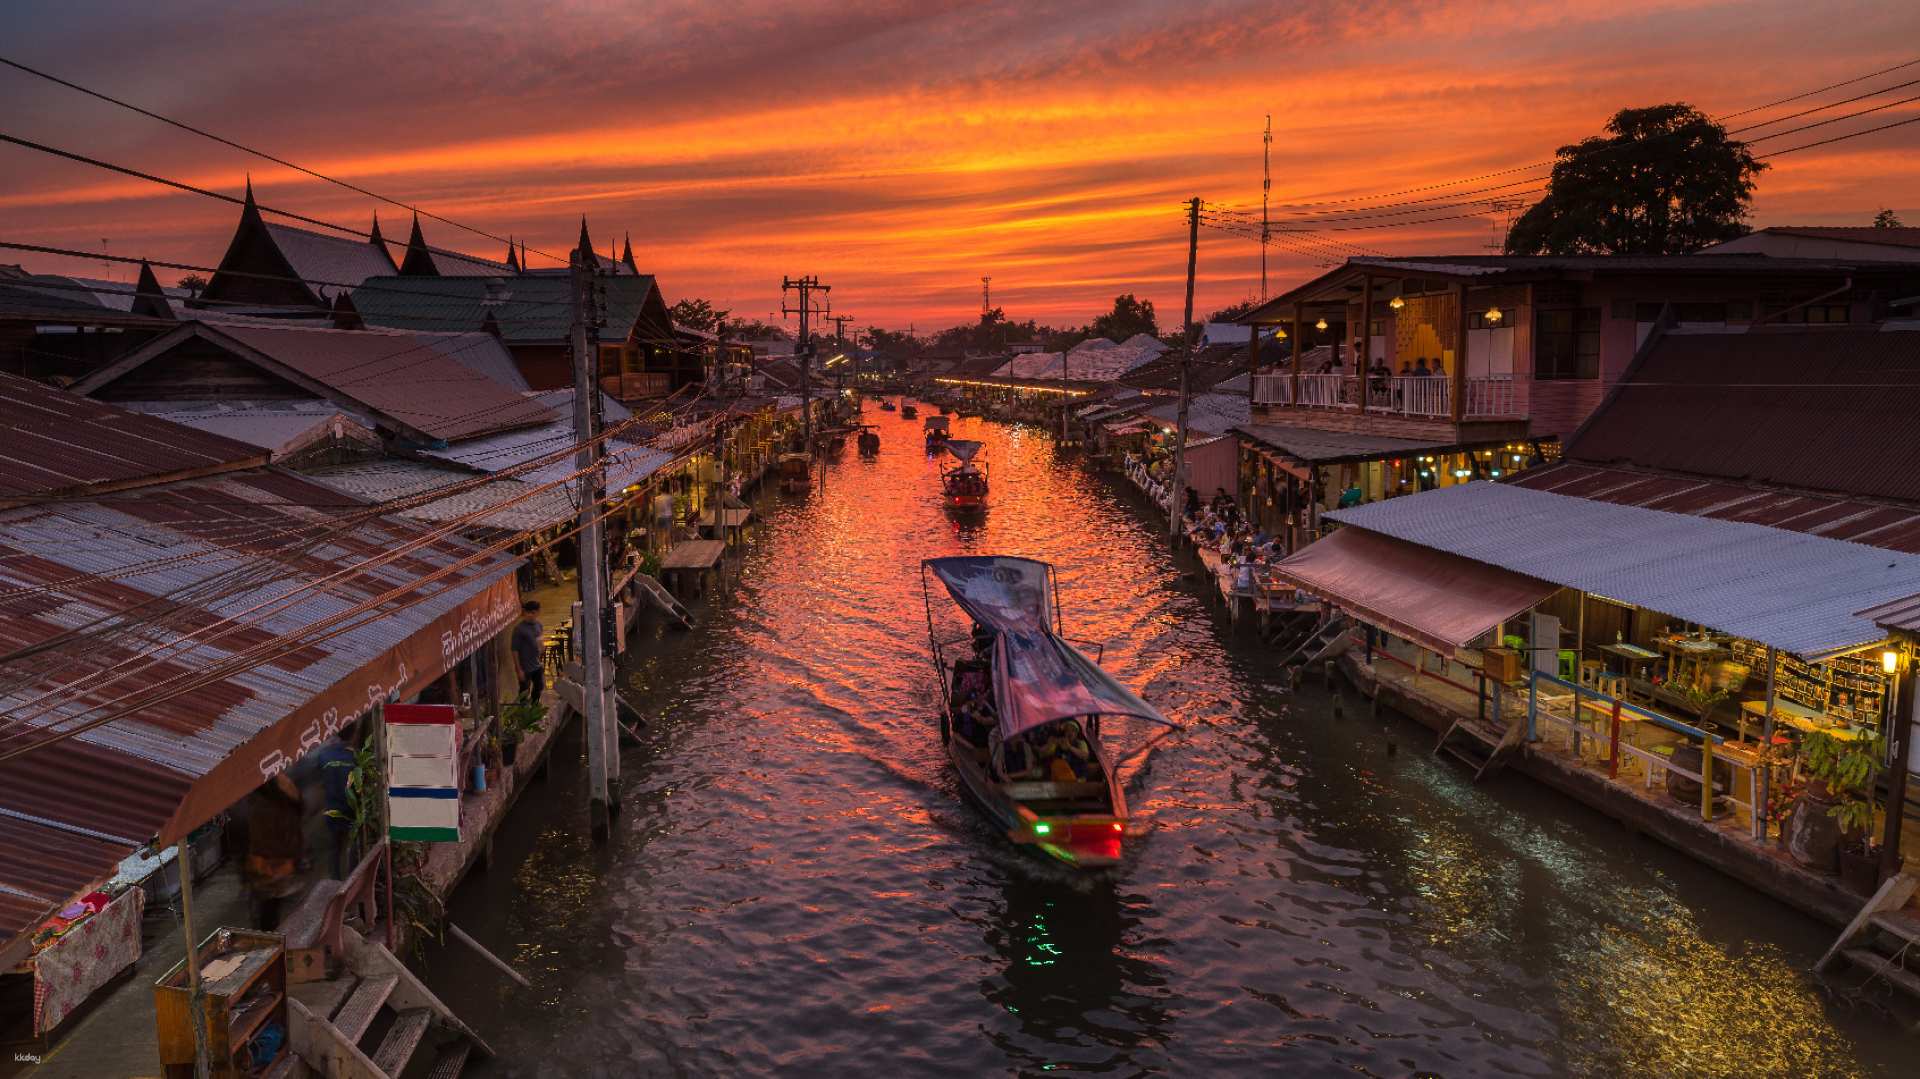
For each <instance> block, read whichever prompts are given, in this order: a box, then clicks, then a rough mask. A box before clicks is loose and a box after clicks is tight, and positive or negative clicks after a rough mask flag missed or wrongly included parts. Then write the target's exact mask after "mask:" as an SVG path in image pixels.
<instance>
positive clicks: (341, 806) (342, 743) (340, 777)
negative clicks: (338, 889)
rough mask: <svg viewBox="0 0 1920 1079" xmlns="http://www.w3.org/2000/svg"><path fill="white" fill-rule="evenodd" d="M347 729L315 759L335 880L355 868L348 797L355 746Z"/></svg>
mask: <svg viewBox="0 0 1920 1079" xmlns="http://www.w3.org/2000/svg"><path fill="white" fill-rule="evenodd" d="M346 735H347V732H346V731H341V732H340V733H339V734H336V735H334V736H333V737H332V738H329V739H327V741H326V744H324V745H322V746H321V747H320V749H319V750H318V751H317V752H316V753H315V754H314V761H315V763H316V764H318V765H319V766H320V790H321V793H322V794H323V795H325V798H324V799H323V804H324V812H325V813H326V820H327V839H328V841H329V843H330V844H331V847H332V849H331V850H330V851H328V861H329V862H331V863H332V868H333V879H335V880H346V879H347V872H348V870H350V869H352V868H353V860H354V859H353V850H352V848H353V827H354V821H353V804H352V802H351V800H350V798H349V787H350V786H351V784H352V780H353V766H354V764H355V763H357V762H356V761H355V759H354V753H353V747H352V746H351V745H349V744H347V738H346Z"/></svg>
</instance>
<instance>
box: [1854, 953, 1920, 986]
mask: <svg viewBox="0 0 1920 1079" xmlns="http://www.w3.org/2000/svg"><path fill="white" fill-rule="evenodd" d="M1840 954H1841V955H1842V956H1843V957H1845V958H1846V960H1847V962H1849V963H1852V964H1853V965H1854V966H1856V967H1859V968H1860V969H1861V971H1863V972H1865V973H1869V974H1872V975H1873V976H1874V977H1876V978H1885V979H1886V980H1887V981H1888V982H1889V983H1891V984H1893V985H1895V986H1897V987H1899V988H1900V989H1903V990H1905V991H1906V992H1907V994H1908V995H1909V996H1912V997H1915V998H1920V974H1916V973H1914V972H1913V971H1912V970H1909V969H1907V968H1905V967H1900V966H1896V965H1894V963H1893V961H1892V960H1891V959H1890V958H1889V957H1887V956H1885V955H1882V954H1880V953H1879V952H1876V951H1874V950H1872V949H1871V948H1847V949H1845V950H1844V951H1842V952H1841V953H1840Z"/></svg>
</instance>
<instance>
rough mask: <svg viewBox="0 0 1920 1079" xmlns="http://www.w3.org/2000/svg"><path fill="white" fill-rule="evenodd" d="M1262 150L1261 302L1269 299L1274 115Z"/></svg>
mask: <svg viewBox="0 0 1920 1079" xmlns="http://www.w3.org/2000/svg"><path fill="white" fill-rule="evenodd" d="M1261 140H1262V146H1261V148H1260V300H1261V302H1263V303H1264V302H1266V299H1267V244H1268V243H1270V242H1272V240H1273V230H1272V229H1271V228H1269V227H1268V225H1267V198H1268V196H1270V195H1272V194H1273V114H1272V113H1268V114H1267V131H1266V134H1265V135H1263V136H1261Z"/></svg>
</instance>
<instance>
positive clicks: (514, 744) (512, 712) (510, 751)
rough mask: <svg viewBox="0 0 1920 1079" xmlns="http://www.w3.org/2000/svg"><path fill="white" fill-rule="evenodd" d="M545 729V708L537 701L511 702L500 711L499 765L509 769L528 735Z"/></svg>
mask: <svg viewBox="0 0 1920 1079" xmlns="http://www.w3.org/2000/svg"><path fill="white" fill-rule="evenodd" d="M546 728H547V706H546V705H544V704H541V703H540V702H539V701H513V702H511V703H509V704H507V705H505V706H503V707H502V708H501V709H500V763H502V764H504V765H506V766H507V767H509V768H511V767H512V766H513V762H514V761H515V760H516V759H518V757H519V755H520V743H521V742H523V741H525V740H526V738H527V736H528V735H531V734H538V733H539V732H541V731H543V730H545V729H546Z"/></svg>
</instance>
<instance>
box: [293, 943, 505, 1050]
mask: <svg viewBox="0 0 1920 1079" xmlns="http://www.w3.org/2000/svg"><path fill="white" fill-rule="evenodd" d="M342 937H343V938H344V946H343V948H342V956H341V958H342V960H343V964H342V969H341V970H340V971H339V973H338V974H336V975H335V976H333V977H331V978H327V979H324V980H321V981H311V982H301V983H298V984H296V985H294V986H293V987H292V993H291V999H290V1000H289V1001H288V1010H289V1012H290V1013H291V1015H292V1023H291V1026H292V1030H291V1031H290V1032H289V1033H290V1037H291V1040H292V1047H293V1051H294V1053H295V1055H297V1056H298V1057H299V1058H300V1060H301V1061H302V1062H303V1063H305V1064H306V1066H307V1068H308V1069H309V1070H310V1071H312V1072H313V1073H314V1074H317V1075H323V1076H326V1077H327V1079H399V1077H400V1076H401V1075H402V1074H403V1073H406V1074H410V1075H419V1076H427V1077H430V1079H458V1077H459V1075H460V1073H461V1070H462V1069H463V1068H465V1067H466V1063H467V1060H468V1059H469V1058H470V1057H471V1056H472V1055H473V1054H474V1053H479V1054H480V1055H482V1056H492V1055H493V1050H492V1049H491V1048H490V1047H488V1045H487V1043H486V1042H484V1041H482V1040H481V1039H480V1036H479V1035H477V1034H475V1033H474V1032H473V1031H472V1030H471V1029H470V1028H468V1026H467V1025H466V1024H465V1023H463V1022H461V1021H460V1019H459V1017H458V1016H456V1015H454V1014H453V1011H452V1010H451V1009H449V1008H448V1007H447V1006H446V1005H445V1004H442V1003H441V1002H440V999H439V998H438V997H436V996H434V995H433V993H432V992H431V991H430V990H428V989H427V987H426V985H425V984H423V983H422V982H421V981H420V979H419V978H417V977H415V976H414V974H413V972H412V971H409V970H408V969H407V967H406V964H404V963H402V962H401V961H400V959H399V958H398V957H397V956H395V955H394V954H393V953H392V952H390V951H388V950H387V949H386V947H385V946H383V945H381V944H379V943H377V942H375V941H369V940H367V939H366V938H364V937H362V936H361V935H360V934H359V933H357V932H355V931H354V930H353V929H351V928H345V929H343V930H342ZM416 1060H417V1061H418V1063H416Z"/></svg>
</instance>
